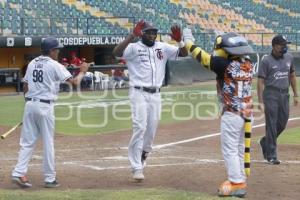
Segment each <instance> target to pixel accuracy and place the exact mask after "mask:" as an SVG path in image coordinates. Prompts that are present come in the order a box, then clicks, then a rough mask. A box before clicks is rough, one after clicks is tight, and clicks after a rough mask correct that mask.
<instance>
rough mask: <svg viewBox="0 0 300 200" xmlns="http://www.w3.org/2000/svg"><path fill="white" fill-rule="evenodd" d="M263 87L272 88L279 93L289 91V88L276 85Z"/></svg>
mask: <svg viewBox="0 0 300 200" xmlns="http://www.w3.org/2000/svg"><path fill="white" fill-rule="evenodd" d="M265 89H266V90H274V91H277V92H280V93H288V92H289V88H285V89H282V88H278V87H274V86H266V88H265Z"/></svg>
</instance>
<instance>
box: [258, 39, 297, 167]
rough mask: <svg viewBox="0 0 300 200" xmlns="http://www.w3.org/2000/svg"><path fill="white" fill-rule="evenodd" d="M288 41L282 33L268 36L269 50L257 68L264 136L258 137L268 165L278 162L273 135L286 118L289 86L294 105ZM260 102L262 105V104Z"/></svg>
mask: <svg viewBox="0 0 300 200" xmlns="http://www.w3.org/2000/svg"><path fill="white" fill-rule="evenodd" d="M289 43H290V42H288V41H287V39H286V38H285V37H284V36H282V35H276V36H275V37H274V38H273V39H272V52H271V54H270V55H268V56H265V57H264V58H263V59H262V61H261V64H260V66H259V69H258V81H257V94H258V102H259V103H260V104H259V105H260V106H259V109H260V110H262V111H264V113H265V119H266V136H265V137H263V138H262V139H261V140H260V145H261V148H262V152H263V157H264V159H266V160H267V161H268V163H269V164H271V165H279V164H280V161H279V160H278V159H277V138H278V136H279V135H280V134H281V133H282V132H283V130H284V129H285V127H286V124H287V121H288V119H289V96H290V95H289V86H290V85H291V86H292V89H293V92H294V97H293V100H294V105H295V106H296V105H297V104H298V93H297V83H296V80H297V79H296V73H295V66H294V59H293V56H292V55H291V54H289V53H287V44H289ZM263 105H264V106H263Z"/></svg>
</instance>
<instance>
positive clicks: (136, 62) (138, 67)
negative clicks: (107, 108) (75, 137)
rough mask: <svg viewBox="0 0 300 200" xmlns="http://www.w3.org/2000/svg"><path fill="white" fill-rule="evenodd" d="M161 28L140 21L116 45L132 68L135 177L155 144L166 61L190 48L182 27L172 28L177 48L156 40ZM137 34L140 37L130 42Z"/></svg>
mask: <svg viewBox="0 0 300 200" xmlns="http://www.w3.org/2000/svg"><path fill="white" fill-rule="evenodd" d="M157 31H158V29H157V28H155V27H154V26H153V25H151V24H150V23H147V22H144V21H140V22H138V23H137V24H136V26H135V27H134V29H133V33H132V34H130V35H128V36H127V37H126V39H125V40H124V41H123V42H121V43H120V44H119V45H117V46H116V47H115V48H114V50H113V55H114V56H116V57H122V59H125V60H126V61H127V67H128V70H129V75H130V80H129V85H130V89H129V97H130V103H131V111H132V128H133V135H132V138H131V140H130V143H129V148H128V149H129V150H128V151H129V152H128V156H129V161H130V164H131V167H132V173H133V178H134V179H135V180H139V181H140V180H143V179H144V174H143V168H144V166H145V160H146V158H147V155H148V154H149V153H150V152H151V150H152V143H153V139H154V136H155V133H156V129H157V126H158V122H159V119H160V113H161V95H160V88H161V86H162V82H163V79H164V75H165V69H166V62H167V61H168V60H169V59H176V58H177V56H178V55H180V56H186V55H187V50H186V49H185V48H184V43H183V41H182V40H181V37H182V33H181V29H180V28H179V27H178V26H177V25H174V26H172V27H171V31H172V33H171V34H170V35H171V37H172V38H173V39H174V40H175V41H177V42H178V46H179V48H178V47H175V46H172V45H169V44H167V43H163V42H158V41H156V37H157ZM136 37H141V40H140V41H138V42H136V43H131V42H133V40H134V39H135V38H136Z"/></svg>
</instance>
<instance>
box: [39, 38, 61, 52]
mask: <svg viewBox="0 0 300 200" xmlns="http://www.w3.org/2000/svg"><path fill="white" fill-rule="evenodd" d="M63 47H64V46H63V45H62V44H60V43H59V42H58V40H57V39H56V38H55V37H46V38H45V39H43V40H42V42H41V49H42V51H50V50H51V49H61V48H63Z"/></svg>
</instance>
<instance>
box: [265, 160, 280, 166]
mask: <svg viewBox="0 0 300 200" xmlns="http://www.w3.org/2000/svg"><path fill="white" fill-rule="evenodd" d="M280 163H281V161H280V160H277V159H268V164H270V165H279V164H280Z"/></svg>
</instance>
